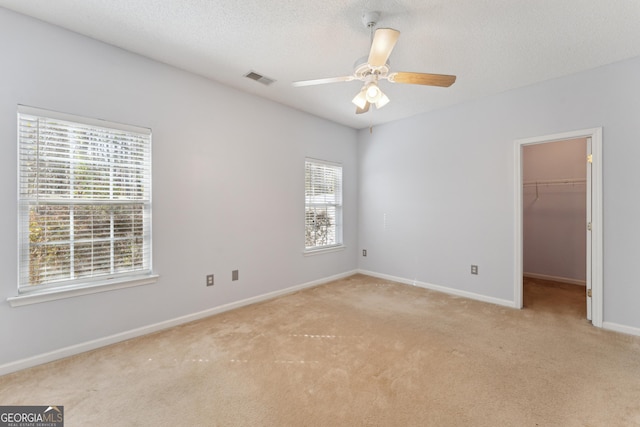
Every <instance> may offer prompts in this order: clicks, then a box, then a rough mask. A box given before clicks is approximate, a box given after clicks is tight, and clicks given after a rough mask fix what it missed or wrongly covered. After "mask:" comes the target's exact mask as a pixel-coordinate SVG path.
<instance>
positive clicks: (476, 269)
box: [471, 264, 478, 274]
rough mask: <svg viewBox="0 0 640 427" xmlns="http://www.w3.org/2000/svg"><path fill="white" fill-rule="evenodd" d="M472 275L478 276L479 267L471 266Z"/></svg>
mask: <svg viewBox="0 0 640 427" xmlns="http://www.w3.org/2000/svg"><path fill="white" fill-rule="evenodd" d="M471 274H478V266H477V265H473V264H472V265H471Z"/></svg>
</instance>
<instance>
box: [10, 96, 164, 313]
mask: <svg viewBox="0 0 640 427" xmlns="http://www.w3.org/2000/svg"><path fill="white" fill-rule="evenodd" d="M18 113H20V114H27V115H36V116H39V115H43V114H44V115H46V116H47V117H51V118H55V119H58V120H65V121H71V122H78V121H79V120H81V122H82V123H84V124H87V125H91V126H99V127H105V126H106V127H113V128H116V129H119V130H123V131H132V132H138V133H146V132H148V133H149V135H151V129H148V128H142V127H139V126H132V125H127V124H123V123H114V122H108V121H105V120H102V119H93V118H88V117H81V116H76V115H71V114H66V113H61V112H57V111H51V110H45V109H42V108H35V107H29V106H25V105H18ZM18 126H19V124H18ZM150 155H151V153H150ZM18 156H20V153H19V150H18ZM18 169H19V168H18ZM19 185H20V178H18V186H19ZM18 191H20V189H18ZM18 221H20V219H18ZM152 224H153V221H150V223H149V233H150V234H151V235H152V234H153V228H152ZM18 228H20V224H19V225H18ZM21 244H22V243H21V241H20V237H19V236H18V245H17V247H18V257H20V256H21V254H20V251H21ZM152 248H153V245H152V244H151V245H150V247H149V250H150V253H149V263H150V267H151V272H150V273H149V272H144V273H140V272H131V274H125V275H122V276H115V277H114V276H112V277H107V278H104V279H98V280H95V279H91V278H89V279H88V280H87V281H86V282H82V283H73V284H69V285H66V286H64V285H63V286H59V287H45V288H36V289H34V290H32V291H29V290H26V291H25V290H19V292H18V295H17V296H13V297H8V298H7V302H8V303H9V305H10V306H11V307H20V306H24V305H31V304H38V303H42V302H47V301H55V300H59V299H65V298H72V297H76V296H81V295H90V294H95V293H100V292H107V291H112V290H116V289H124V288H130V287H135V286H143V285H148V284H153V283H155V282H157V281H158V279H159V277H160V276H159V275H158V274H155V273H154V272H153V251H152ZM18 269H20V266H19V265H18ZM18 274H20V272H19V271H18Z"/></svg>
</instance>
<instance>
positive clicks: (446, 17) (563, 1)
mask: <svg viewBox="0 0 640 427" xmlns="http://www.w3.org/2000/svg"><path fill="white" fill-rule="evenodd" d="M0 6H2V7H5V8H7V9H11V10H14V11H17V12H20V13H23V14H26V15H30V16H33V17H35V18H38V19H41V20H43V21H46V22H50V23H53V24H56V25H59V26H61V27H64V28H68V29H70V30H72V31H75V32H78V33H80V34H84V35H87V36H89V37H92V38H95V39H97V40H101V41H104V42H106V43H109V44H112V45H115V46H119V47H121V48H123V49H126V50H129V51H132V52H135V53H138V54H140V55H144V56H147V57H149V58H153V59H155V60H158V61H161V62H164V63H167V64H170V65H173V66H176V67H179V68H182V69H185V70H188V71H191V72H193V73H196V74H199V75H202V76H205V77H207V78H210V79H212V80H215V81H218V82H221V83H224V84H226V85H229V86H232V87H235V88H237V89H240V90H242V91H245V92H249V93H253V94H256V95H258V96H261V97H264V98H268V99H272V100H274V101H277V102H280V103H282V104H285V105H289V106H291V107H294V108H297V109H300V110H303V111H307V112H309V113H311V114H314V115H317V116H320V117H324V118H326V119H329V120H332V121H335V122H338V123H342V124H344V125H347V126H350V127H353V128H356V129H360V128H365V127H368V126H371V125H376V124H381V123H385V122H389V121H392V120H397V119H401V118H404V117H409V116H412V115H415V114H419V113H422V112H427V111H432V110H435V109H439V108H444V107H447V106H450V105H453V104H457V103H461V102H465V101H469V100H473V99H477V98H479V97H484V96H488V95H491V94H495V93H498V92H503V91H506V90H509V89H513V88H516V87H521V86H526V85H530V84H533V83H536V82H539V81H543V80H548V79H553V78H556V77H560V76H563V75H567V74H571V73H575V72H579V71H582V70H586V69H590V68H594V67H598V66H601V65H604V64H608V63H612V62H616V61H619V60H622V59H627V58H631V57H634V56H640V1H638V0H386V1H385V0H322V1H304V0H53V1H52V0H0ZM363 10H377V11H380V12H382V18H381V20H380V22H379V26H380V27H391V28H395V29H397V30H399V31H400V32H401V35H400V39H399V41H398V44H397V45H396V48H395V49H394V51H393V53H392V54H391V58H390V62H391V68H392V71H416V72H426V73H438V74H454V75H456V76H457V77H458V79H457V81H456V83H455V84H454V85H453V86H451V87H450V88H439V87H427V86H417V85H406V84H393V83H390V82H386V81H385V82H381V84H380V86H381V88H382V89H383V91H384V92H385V93H387V95H388V96H389V97H390V98H391V103H389V104H388V105H387V106H386V107H384V108H383V109H381V110H375V109H374V108H372V110H371V111H370V112H368V113H366V114H362V115H356V114H355V107H354V105H353V104H352V103H351V99H352V98H353V96H354V95H355V94H356V93H357V92H358V91H359V89H360V86H361V83H360V82H358V81H353V82H343V83H334V84H330V85H322V86H310V87H300V88H294V87H292V86H291V82H293V81H296V80H307V79H316V78H323V77H337V76H346V75H349V74H351V72H352V70H353V64H354V62H355V61H356V60H357V59H358V58H360V57H362V56H365V55H367V54H368V52H369V42H370V40H369V37H370V35H369V30H368V29H366V28H365V27H364V25H363V24H362V21H361V15H362V12H363ZM248 71H255V72H257V73H260V74H262V75H264V76H266V77H269V78H272V79H275V80H276V82H275V83H274V84H272V85H270V86H264V85H262V84H261V83H258V82H255V81H253V80H249V79H247V78H245V77H243V75H244V74H246V73H247V72H248Z"/></svg>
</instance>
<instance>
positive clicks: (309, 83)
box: [291, 76, 355, 87]
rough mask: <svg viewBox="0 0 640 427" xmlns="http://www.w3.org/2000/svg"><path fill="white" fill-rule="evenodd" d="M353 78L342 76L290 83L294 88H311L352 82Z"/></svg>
mask: <svg viewBox="0 0 640 427" xmlns="http://www.w3.org/2000/svg"><path fill="white" fill-rule="evenodd" d="M354 79H355V77H354V76H344V77H329V78H326V79H316V80H301V81H298V82H293V83H291V84H292V85H293V86H295V87H302V86H313V85H323V84H325V83H339V82H350V81H351V80H354Z"/></svg>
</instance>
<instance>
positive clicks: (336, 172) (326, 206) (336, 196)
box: [305, 159, 342, 250]
mask: <svg viewBox="0 0 640 427" xmlns="http://www.w3.org/2000/svg"><path fill="white" fill-rule="evenodd" d="M341 244H342V166H340V165H337V164H333V163H328V162H323V161H320V160H313V159H307V160H306V161H305V249H307V250H313V249H321V248H326V247H331V246H338V245H341Z"/></svg>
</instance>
